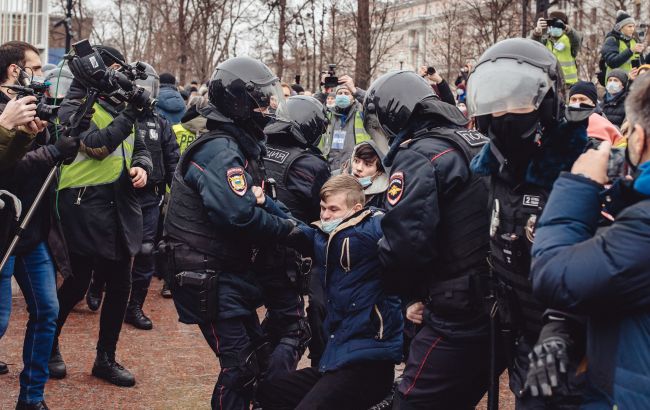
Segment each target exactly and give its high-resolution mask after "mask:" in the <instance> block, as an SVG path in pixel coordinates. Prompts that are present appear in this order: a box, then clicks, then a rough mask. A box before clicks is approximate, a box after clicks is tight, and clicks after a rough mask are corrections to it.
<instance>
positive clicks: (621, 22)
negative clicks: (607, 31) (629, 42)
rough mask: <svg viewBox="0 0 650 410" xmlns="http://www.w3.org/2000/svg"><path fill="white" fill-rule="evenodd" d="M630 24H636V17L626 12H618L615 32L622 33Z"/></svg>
mask: <svg viewBox="0 0 650 410" xmlns="http://www.w3.org/2000/svg"><path fill="white" fill-rule="evenodd" d="M628 24H636V21H635V20H634V17H632V16H630V15H629V14H627V12H626V11H623V10H619V11H617V12H616V24H614V31H621V29H622V28H623V27H625V26H627V25H628Z"/></svg>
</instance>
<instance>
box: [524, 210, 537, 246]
mask: <svg viewBox="0 0 650 410" xmlns="http://www.w3.org/2000/svg"><path fill="white" fill-rule="evenodd" d="M535 225H537V215H535V214H531V215H530V216H529V217H528V221H526V239H528V240H529V241H530V243H533V242H534V241H535Z"/></svg>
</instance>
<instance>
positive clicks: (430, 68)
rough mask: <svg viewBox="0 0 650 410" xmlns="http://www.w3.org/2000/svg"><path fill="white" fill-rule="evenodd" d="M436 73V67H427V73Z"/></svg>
mask: <svg viewBox="0 0 650 410" xmlns="http://www.w3.org/2000/svg"><path fill="white" fill-rule="evenodd" d="M435 73H436V69H435V68H433V67H427V75H434V74H435Z"/></svg>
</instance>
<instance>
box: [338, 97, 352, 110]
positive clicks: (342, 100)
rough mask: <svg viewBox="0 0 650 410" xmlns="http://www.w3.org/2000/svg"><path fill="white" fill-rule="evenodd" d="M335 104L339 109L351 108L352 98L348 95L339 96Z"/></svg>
mask: <svg viewBox="0 0 650 410" xmlns="http://www.w3.org/2000/svg"><path fill="white" fill-rule="evenodd" d="M334 103H335V104H336V106H337V107H339V108H348V107H349V106H350V96H348V95H337V96H336V99H335V100H334Z"/></svg>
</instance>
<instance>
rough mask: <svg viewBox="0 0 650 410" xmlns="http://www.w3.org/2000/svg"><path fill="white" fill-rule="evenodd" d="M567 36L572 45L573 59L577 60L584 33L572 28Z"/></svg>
mask: <svg viewBox="0 0 650 410" xmlns="http://www.w3.org/2000/svg"><path fill="white" fill-rule="evenodd" d="M566 35H567V37H569V42H570V43H571V55H572V56H573V58H576V56H577V55H578V53H579V52H580V48H581V47H582V33H580V32H579V31H578V30H576V29H574V28H571V30H569V31H567V33H566Z"/></svg>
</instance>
